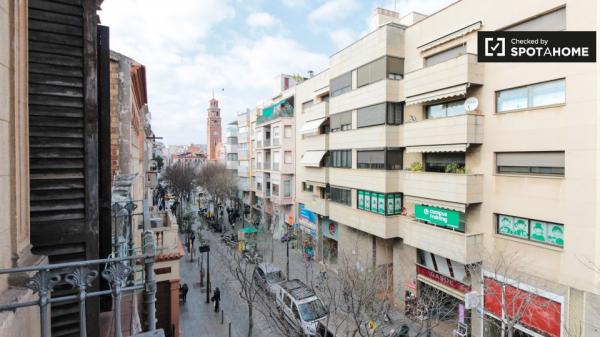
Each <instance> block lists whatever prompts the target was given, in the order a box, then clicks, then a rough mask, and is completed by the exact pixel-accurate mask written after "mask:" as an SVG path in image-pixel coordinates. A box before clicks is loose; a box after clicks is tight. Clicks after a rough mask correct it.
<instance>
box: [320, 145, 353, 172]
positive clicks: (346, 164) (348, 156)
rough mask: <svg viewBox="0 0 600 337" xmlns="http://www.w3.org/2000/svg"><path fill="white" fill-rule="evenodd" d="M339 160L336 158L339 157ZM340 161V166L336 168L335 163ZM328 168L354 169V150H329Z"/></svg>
mask: <svg viewBox="0 0 600 337" xmlns="http://www.w3.org/2000/svg"><path fill="white" fill-rule="evenodd" d="M338 156H339V158H336V157H338ZM338 160H339V162H340V163H339V166H335V165H334V164H335V162H336V161H338ZM326 166H327V167H333V168H347V169H351V168H352V150H351V149H350V150H348V149H346V150H329V152H328V153H327V165H326Z"/></svg>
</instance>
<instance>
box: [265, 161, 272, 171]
mask: <svg viewBox="0 0 600 337" xmlns="http://www.w3.org/2000/svg"><path fill="white" fill-rule="evenodd" d="M270 169H271V163H268V162H267V163H264V165H263V170H270Z"/></svg>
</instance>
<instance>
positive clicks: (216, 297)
mask: <svg viewBox="0 0 600 337" xmlns="http://www.w3.org/2000/svg"><path fill="white" fill-rule="evenodd" d="M210 300H211V301H213V302H215V312H219V302H221V290H219V287H217V288H216V289H215V291H214V292H213V296H212V298H211V299H210Z"/></svg>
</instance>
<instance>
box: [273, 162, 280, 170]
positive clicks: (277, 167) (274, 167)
mask: <svg viewBox="0 0 600 337" xmlns="http://www.w3.org/2000/svg"><path fill="white" fill-rule="evenodd" d="M273 171H279V163H273Z"/></svg>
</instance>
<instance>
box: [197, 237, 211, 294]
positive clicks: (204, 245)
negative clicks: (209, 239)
mask: <svg viewBox="0 0 600 337" xmlns="http://www.w3.org/2000/svg"><path fill="white" fill-rule="evenodd" d="M198 251H199V252H200V253H206V303H210V245H208V243H206V242H204V243H202V244H201V245H200V246H199V247H198ZM200 282H202V281H200Z"/></svg>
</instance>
